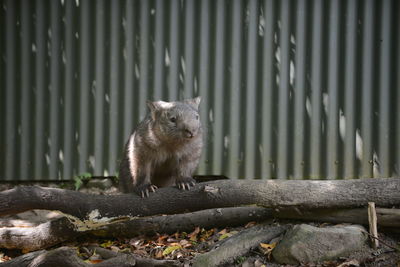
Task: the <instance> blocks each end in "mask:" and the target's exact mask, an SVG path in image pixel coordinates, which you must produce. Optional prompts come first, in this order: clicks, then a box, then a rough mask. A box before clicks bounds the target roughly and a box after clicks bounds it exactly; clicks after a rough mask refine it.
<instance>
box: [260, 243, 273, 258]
mask: <svg viewBox="0 0 400 267" xmlns="http://www.w3.org/2000/svg"><path fill="white" fill-rule="evenodd" d="M275 247H276V243H271V244H266V243H260V251H261V252H262V253H263V254H264V255H266V256H268V259H269V258H270V257H271V252H272V250H273V249H274V248H275Z"/></svg>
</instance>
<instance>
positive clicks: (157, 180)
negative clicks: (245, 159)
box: [119, 97, 203, 197]
mask: <svg viewBox="0 0 400 267" xmlns="http://www.w3.org/2000/svg"><path fill="white" fill-rule="evenodd" d="M199 104H200V97H196V98H194V99H186V100H184V101H182V102H165V101H155V102H150V101H148V102H147V105H148V107H149V109H150V112H149V113H148V114H147V116H146V117H145V119H144V120H143V121H141V122H140V123H139V125H138V126H137V128H136V130H135V131H134V132H133V133H132V134H131V135H130V137H129V139H128V142H127V143H126V145H125V148H124V153H123V157H122V160H121V163H120V168H119V183H120V190H121V191H122V192H124V193H130V192H135V193H137V194H138V195H139V196H141V197H145V196H146V197H147V196H149V192H155V190H156V189H157V188H158V187H165V186H171V185H174V184H175V185H176V186H178V188H180V189H183V190H186V189H187V190H189V189H190V187H191V186H193V185H194V184H195V180H194V179H193V178H192V175H193V173H194V171H195V170H196V168H197V166H198V163H199V160H200V156H201V150H202V147H203V139H202V134H203V133H202V127H201V123H200V118H199V112H198V110H199Z"/></svg>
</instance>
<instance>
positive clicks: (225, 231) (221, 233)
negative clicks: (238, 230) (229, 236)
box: [218, 228, 228, 235]
mask: <svg viewBox="0 0 400 267" xmlns="http://www.w3.org/2000/svg"><path fill="white" fill-rule="evenodd" d="M227 232H228V230H226V228H225V229H222V230H221V231H219V232H218V234H220V235H224V234H226V233H227Z"/></svg>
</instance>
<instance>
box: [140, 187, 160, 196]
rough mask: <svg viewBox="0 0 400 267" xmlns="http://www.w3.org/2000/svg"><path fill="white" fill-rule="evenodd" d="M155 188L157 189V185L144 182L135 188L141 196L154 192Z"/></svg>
mask: <svg viewBox="0 0 400 267" xmlns="http://www.w3.org/2000/svg"><path fill="white" fill-rule="evenodd" d="M157 189H158V187H157V186H155V185H153V184H144V185H141V186H138V188H137V190H138V192H139V195H140V196H141V197H142V198H144V197H149V193H150V192H156V190H157Z"/></svg>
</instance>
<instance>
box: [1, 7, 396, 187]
mask: <svg viewBox="0 0 400 267" xmlns="http://www.w3.org/2000/svg"><path fill="white" fill-rule="evenodd" d="M399 14H400V2H399V1H391V0H383V1H373V0H365V1H355V0H350V1H337V0H332V1H322V0H321V1H319V0H315V1H306V0H298V1H289V0H282V1H272V0H265V1H257V0H250V1H241V0H235V1H228V0H218V1H211V0H201V1H195V0H184V1H180V0H156V1H152V0H151V1H149V0H142V1H128V0H127V1H104V0H98V1H90V0H81V1H79V0H75V1H73V0H72V1H71V0H63V1H56V0H53V1H49V0H37V1H29V0H8V1H5V0H2V1H1V9H0V23H1V27H0V38H1V39H0V52H1V64H0V89H1V90H0V99H1V103H0V112H1V116H0V125H1V130H0V152H1V153H0V180H32V179H36V180H43V179H70V178H71V177H72V176H73V175H75V174H79V173H82V172H90V173H92V174H94V175H104V174H105V175H114V174H115V173H116V171H117V161H118V158H119V156H120V153H121V150H122V146H123V144H124V142H125V141H126V139H127V137H128V135H129V133H130V131H131V130H132V129H133V127H134V126H135V125H136V124H137V122H138V121H139V119H141V118H143V116H144V114H145V112H146V103H145V101H146V100H147V99H165V100H175V99H182V98H188V97H192V96H195V95H201V96H202V98H203V102H202V104H201V115H202V120H203V122H204V125H205V126H206V128H207V140H206V144H207V145H206V147H205V150H204V155H203V160H202V162H201V165H200V168H199V173H200V174H215V175H218V174H225V175H227V176H229V177H232V178H236V177H237V178H254V177H256V178H283V179H286V178H300V179H307V178H326V179H336V178H355V177H388V176H393V175H398V174H399V169H400V115H399V114H400V89H399V88H400V15H399Z"/></svg>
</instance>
